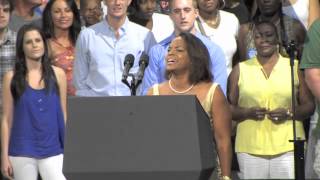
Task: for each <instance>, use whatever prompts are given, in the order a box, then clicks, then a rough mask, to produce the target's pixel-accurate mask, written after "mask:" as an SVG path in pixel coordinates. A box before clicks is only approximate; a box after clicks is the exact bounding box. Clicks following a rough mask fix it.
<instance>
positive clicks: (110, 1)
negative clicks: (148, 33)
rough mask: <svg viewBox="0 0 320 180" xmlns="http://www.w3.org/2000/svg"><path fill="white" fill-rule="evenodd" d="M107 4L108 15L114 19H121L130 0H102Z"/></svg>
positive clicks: (125, 13) (124, 15)
mask: <svg viewBox="0 0 320 180" xmlns="http://www.w3.org/2000/svg"><path fill="white" fill-rule="evenodd" d="M104 2H105V4H106V5H107V13H108V16H109V17H111V18H115V19H122V18H124V17H126V15H127V9H128V6H129V5H130V3H131V0H104Z"/></svg>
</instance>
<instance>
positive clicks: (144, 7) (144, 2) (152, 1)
mask: <svg viewBox="0 0 320 180" xmlns="http://www.w3.org/2000/svg"><path fill="white" fill-rule="evenodd" d="M156 6H157V3H156V0H140V4H139V10H140V11H139V16H140V17H143V18H144V19H150V18H151V17H152V14H153V13H154V11H155V10H156Z"/></svg>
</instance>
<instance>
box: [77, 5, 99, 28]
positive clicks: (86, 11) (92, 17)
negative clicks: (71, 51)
mask: <svg viewBox="0 0 320 180" xmlns="http://www.w3.org/2000/svg"><path fill="white" fill-rule="evenodd" d="M81 8H82V7H81ZM81 11H82V13H83V14H82V17H83V20H84V21H85V23H86V25H87V26H90V25H93V24H96V23H98V22H100V20H101V18H102V9H101V4H100V2H98V1H97V0H88V1H87V2H86V6H85V7H83V9H81Z"/></svg>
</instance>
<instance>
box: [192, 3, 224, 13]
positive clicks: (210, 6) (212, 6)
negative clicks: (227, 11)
mask: <svg viewBox="0 0 320 180" xmlns="http://www.w3.org/2000/svg"><path fill="white" fill-rule="evenodd" d="M197 2H198V8H199V11H203V12H206V13H212V12H213V11H215V10H217V9H218V8H219V0H197Z"/></svg>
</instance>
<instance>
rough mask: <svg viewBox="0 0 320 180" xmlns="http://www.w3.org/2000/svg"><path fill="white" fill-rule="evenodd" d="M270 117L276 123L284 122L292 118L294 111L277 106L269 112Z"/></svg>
mask: <svg viewBox="0 0 320 180" xmlns="http://www.w3.org/2000/svg"><path fill="white" fill-rule="evenodd" d="M268 118H269V119H270V120H272V121H273V122H274V123H278V124H279V123H283V122H284V121H285V120H288V119H291V118H292V113H291V111H290V110H289V109H284V108H277V109H274V110H272V111H269V112H268Z"/></svg>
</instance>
